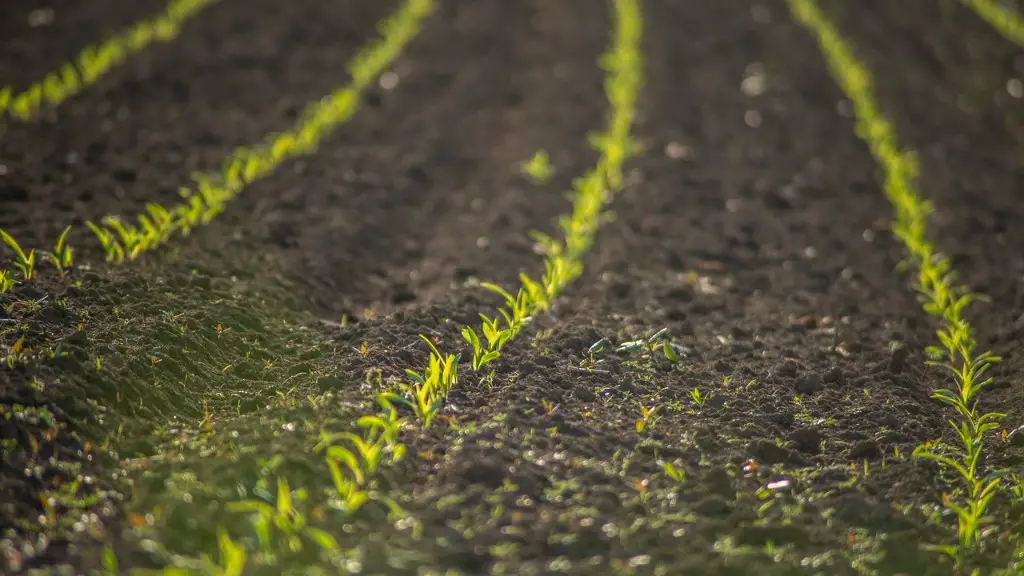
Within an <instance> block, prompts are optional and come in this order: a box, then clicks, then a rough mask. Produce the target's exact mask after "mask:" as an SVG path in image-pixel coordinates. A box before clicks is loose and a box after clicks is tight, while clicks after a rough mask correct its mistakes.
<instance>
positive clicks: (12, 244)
mask: <svg viewBox="0 0 1024 576" xmlns="http://www.w3.org/2000/svg"><path fill="white" fill-rule="evenodd" d="M0 240H3V242H4V244H7V247H8V248H10V249H11V250H13V251H14V267H15V268H17V269H18V271H19V272H21V277H22V278H23V279H25V280H31V279H32V277H33V276H35V270H36V251H35V250H29V251H28V254H26V253H25V251H24V250H22V249H21V246H20V245H18V242H17V241H16V240H15V239H14V237H12V236H11V235H10V234H8V233H7V232H6V231H4V230H3V229H0Z"/></svg>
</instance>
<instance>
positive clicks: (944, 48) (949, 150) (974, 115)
mask: <svg viewBox="0 0 1024 576" xmlns="http://www.w3.org/2000/svg"><path fill="white" fill-rule="evenodd" d="M826 5H830V6H832V10H833V13H834V14H835V16H836V20H837V23H838V25H839V26H840V28H841V30H843V32H844V33H846V34H848V35H849V38H850V40H851V41H852V42H853V43H854V44H855V46H856V48H857V52H858V54H859V55H860V56H861V57H862V58H863V59H864V60H865V61H866V62H867V63H868V65H869V66H871V68H872V70H874V71H875V73H876V78H877V80H876V84H877V92H878V99H879V101H880V102H881V103H882V106H883V109H884V111H885V112H886V113H887V114H888V115H889V116H890V118H891V119H892V121H893V122H894V124H895V125H896V127H897V130H898V131H899V135H900V138H901V140H902V142H903V144H904V146H906V147H908V148H912V149H915V150H917V151H918V154H919V159H920V164H921V177H920V182H919V186H920V189H921V190H922V192H923V193H924V194H925V195H926V196H928V197H929V198H931V199H932V200H933V201H934V203H935V207H936V214H935V216H934V217H933V218H932V223H933V227H934V231H933V234H932V238H933V239H934V241H935V244H936V246H937V247H938V249H939V250H941V251H942V252H944V253H946V254H949V256H950V258H951V259H952V260H953V265H954V267H955V269H956V271H957V274H958V278H959V280H960V282H963V283H964V284H966V285H967V286H968V287H969V288H970V289H971V290H974V291H977V292H980V293H982V294H985V295H986V296H988V297H989V298H991V303H984V302H982V303H979V304H976V305H974V306H972V308H971V309H970V311H969V312H968V319H969V320H970V321H971V322H972V324H973V325H974V333H975V335H976V337H977V339H978V346H979V348H980V349H981V350H992V351H993V352H994V353H996V354H997V355H1000V356H1002V357H1003V358H1004V361H1003V362H1002V363H1001V364H999V365H997V366H996V367H995V369H994V371H993V375H994V377H995V379H996V384H995V386H993V387H992V388H991V389H988V390H986V391H985V392H983V393H982V394H981V395H980V401H981V404H982V406H983V407H985V408H991V409H997V410H999V411H1000V412H1006V413H1008V414H1009V418H1008V419H1007V420H1006V421H1005V424H1004V426H1005V428H1006V429H1007V430H1008V431H1010V430H1013V429H1014V428H1017V427H1019V426H1021V425H1024V401H1022V400H1021V398H1020V394H1018V393H1016V392H1015V386H1014V382H1015V379H1016V378H1017V377H1018V375H1020V374H1021V373H1024V354H1021V351H1020V345H1019V338H1020V336H1021V335H1022V334H1024V320H1022V318H1024V289H1022V288H1021V279H1022V278H1024V229H1022V228H1021V227H1020V226H1016V225H1015V224H1014V223H1015V222H1018V221H1019V220H1020V219H1021V218H1024V207H1022V206H1021V203H1020V201H1019V190H1020V189H1021V187H1022V186H1024V103H1022V100H1021V99H1020V98H1021V96H1020V95H1018V96H1016V97H1015V96H1013V94H1012V92H1013V91H1014V90H1015V89H1014V87H1013V82H1014V80H1016V81H1017V82H1018V83H1019V82H1020V80H1021V77H1022V76H1024V52H1022V51H1021V49H1020V48H1019V47H1018V46H1016V45H1014V44H1011V43H1009V42H1008V41H1006V40H1005V39H1004V38H1002V37H1001V36H999V35H998V33H997V32H996V31H995V30H993V29H992V28H991V27H989V26H988V25H987V24H985V23H984V22H982V21H980V20H978V19H977V17H976V16H975V15H974V14H973V13H972V12H970V11H969V10H967V9H966V8H964V7H963V6H962V5H960V3H959V2H950V3H948V4H945V9H943V8H942V7H943V6H944V5H943V4H942V3H935V2H912V3H910V4H909V5H908V6H907V7H903V6H902V5H901V6H899V7H897V6H896V5H893V4H891V3H887V2H872V3H871V9H872V10H873V11H874V12H875V13H877V14H878V18H877V19H875V21H874V22H872V23H865V22H864V21H863V19H862V18H860V16H859V14H860V10H861V9H862V8H861V7H858V8H857V14H858V15H856V16H855V15H853V12H852V11H853V7H852V6H850V5H846V4H842V3H829V4H826ZM992 446H993V447H995V448H996V450H997V452H998V455H999V456H998V458H999V462H1000V463H1001V464H1002V465H1008V466H1016V465H1019V463H1020V462H1022V461H1024V460H1022V459H1024V452H1022V451H1021V449H1020V447H1019V446H1008V445H1006V444H1004V443H1002V442H993V443H992Z"/></svg>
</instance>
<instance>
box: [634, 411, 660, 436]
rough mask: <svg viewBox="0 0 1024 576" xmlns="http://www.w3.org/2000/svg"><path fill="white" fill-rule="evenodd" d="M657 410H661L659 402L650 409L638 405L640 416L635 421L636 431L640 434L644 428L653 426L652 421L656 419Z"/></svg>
mask: <svg viewBox="0 0 1024 576" xmlns="http://www.w3.org/2000/svg"><path fill="white" fill-rule="evenodd" d="M659 411H661V404H659V405H657V406H655V407H654V408H650V409H648V408H647V407H645V406H640V418H638V419H637V421H636V433H637V434H640V433H641V432H643V431H644V430H645V429H647V428H650V427H652V426H654V422H655V421H656V420H657V419H658V412H659Z"/></svg>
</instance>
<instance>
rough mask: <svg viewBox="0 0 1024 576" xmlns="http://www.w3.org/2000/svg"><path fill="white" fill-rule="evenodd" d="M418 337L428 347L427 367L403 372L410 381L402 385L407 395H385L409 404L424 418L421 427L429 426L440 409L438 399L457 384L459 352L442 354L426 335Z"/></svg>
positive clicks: (442, 398) (440, 400) (440, 399)
mask: <svg viewBox="0 0 1024 576" xmlns="http://www.w3.org/2000/svg"><path fill="white" fill-rule="evenodd" d="M420 338H422V339H423V341H424V342H426V343H427V345H428V346H430V359H429V360H428V361H427V367H426V368H425V369H424V370H423V372H422V373H421V372H416V371H415V370H408V369H407V370H406V371H405V374H406V376H408V377H409V379H410V380H411V382H410V383H408V384H403V385H402V388H403V391H404V392H405V394H406V398H402V397H401V396H388V398H389V399H391V400H394V401H396V402H397V401H401V403H403V404H405V405H407V406H410V407H411V408H412V409H413V411H414V412H415V413H416V416H417V417H419V418H420V419H421V420H422V421H423V426H424V427H428V426H430V423H431V422H432V421H433V419H434V416H435V415H436V414H437V411H438V410H439V409H440V408H441V402H442V401H443V400H444V399H445V398H446V397H447V396H448V392H450V391H451V389H452V388H454V387H455V385H456V384H457V383H458V380H459V376H458V373H459V360H460V359H461V356H462V355H461V354H456V355H452V354H441V352H440V351H439V350H438V349H437V346H434V343H433V342H431V341H430V339H429V338H427V337H426V336H424V335H422V334H420Z"/></svg>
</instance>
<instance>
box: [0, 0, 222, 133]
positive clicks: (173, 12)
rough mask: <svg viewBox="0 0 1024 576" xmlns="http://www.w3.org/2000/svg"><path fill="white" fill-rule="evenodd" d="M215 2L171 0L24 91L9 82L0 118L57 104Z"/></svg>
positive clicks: (0, 91) (21, 116)
mask: <svg viewBox="0 0 1024 576" xmlns="http://www.w3.org/2000/svg"><path fill="white" fill-rule="evenodd" d="M217 2H220V0H173V1H172V2H171V3H170V4H168V5H167V8H166V9H165V10H164V12H163V13H161V14H159V15H158V16H155V17H153V18H150V19H148V20H142V21H140V22H137V23H135V24H134V25H132V27H131V28H129V29H127V30H123V31H121V32H119V33H117V34H115V35H114V36H113V37H111V38H108V39H107V40H105V41H103V42H101V43H99V44H92V45H89V46H86V47H85V48H83V49H82V51H81V52H80V53H79V54H78V56H77V57H76V58H75V60H74V61H73V62H65V63H64V64H62V65H61V66H60V67H59V68H58V69H57V70H54V71H52V72H50V73H49V74H47V75H46V77H44V78H43V79H42V80H41V81H39V82H36V83H35V84H32V85H31V86H29V87H28V88H26V89H25V90H24V91H22V92H19V93H15V92H14V88H12V87H10V86H4V87H0V119H2V118H3V117H4V116H8V115H9V116H11V117H13V118H15V119H17V120H29V119H31V118H32V117H33V116H35V115H36V114H37V113H38V112H39V110H40V109H41V108H42V107H43V106H51V107H55V106H58V105H60V104H61V103H62V102H64V101H65V100H67V99H68V98H71V97H72V96H74V95H75V94H78V93H79V92H81V91H82V90H84V89H85V88H87V87H89V86H91V85H92V84H95V83H96V81H97V80H99V79H100V77H102V76H103V75H104V74H106V73H107V72H109V71H110V70H112V69H113V68H115V67H117V66H118V65H120V64H121V63H123V62H124V61H125V60H126V59H127V58H128V56H130V55H132V54H134V53H137V52H141V51H142V50H144V49H145V48H146V47H147V46H149V45H150V44H153V43H155V42H169V41H171V40H173V39H174V38H176V37H177V36H178V33H179V31H180V30H181V25H182V24H183V23H184V22H185V21H186V20H188V19H189V18H191V17H192V16H194V15H195V14H196V13H197V12H199V11H200V10H202V9H203V8H206V7H207V6H210V5H212V4H215V3H217Z"/></svg>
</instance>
